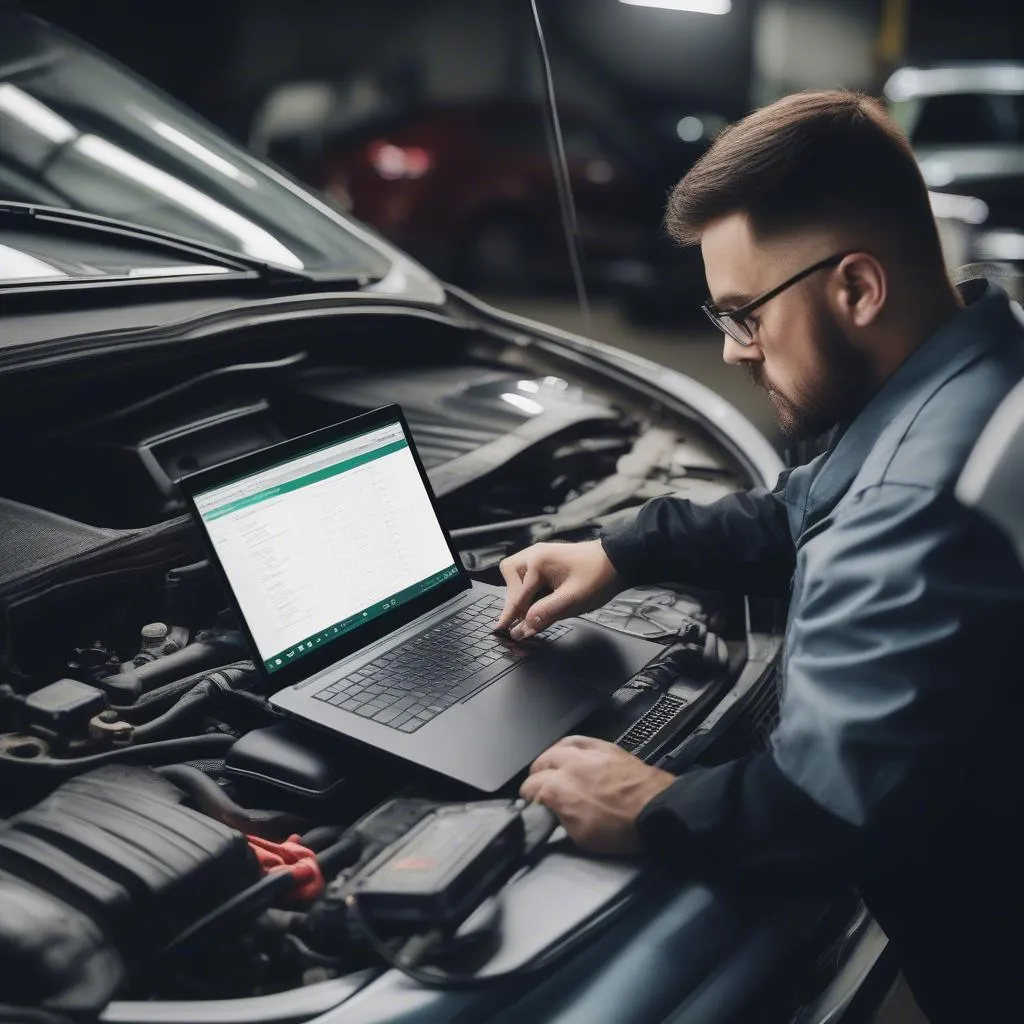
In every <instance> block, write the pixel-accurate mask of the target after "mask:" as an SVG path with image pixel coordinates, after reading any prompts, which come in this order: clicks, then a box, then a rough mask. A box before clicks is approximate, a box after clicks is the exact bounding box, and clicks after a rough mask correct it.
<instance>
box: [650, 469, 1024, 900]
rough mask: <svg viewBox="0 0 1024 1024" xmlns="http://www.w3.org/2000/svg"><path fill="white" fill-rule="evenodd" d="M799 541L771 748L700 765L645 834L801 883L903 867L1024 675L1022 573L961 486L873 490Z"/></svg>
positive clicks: (656, 846) (677, 852) (957, 790)
mask: <svg viewBox="0 0 1024 1024" xmlns="http://www.w3.org/2000/svg"><path fill="white" fill-rule="evenodd" d="M844 505H849V506H850V507H849V508H844V510H843V512H842V514H841V515H840V516H839V517H838V518H837V521H836V522H834V523H833V524H831V526H830V527H829V528H828V529H827V530H825V531H823V532H822V533H821V534H820V535H819V536H818V537H816V538H814V539H811V540H809V541H808V542H807V543H805V544H804V545H802V547H801V550H800V553H799V555H798V560H799V563H800V564H799V567H798V573H797V576H798V578H799V579H802V580H803V581H805V582H803V583H802V585H801V589H800V592H799V593H797V594H795V595H794V604H793V607H792V609H791V619H790V623H789V627H788V632H787V655H786V660H785V663H784V668H783V682H782V686H783V696H782V701H781V712H780V722H779V725H778V727H777V728H776V730H775V732H774V733H773V736H772V742H771V749H770V750H769V751H767V752H765V753H763V754H760V755H758V756H756V757H752V758H750V759H747V760H744V761H735V762H731V763H729V764H725V765H720V766H716V767H713V768H697V769H694V770H692V771H690V772H688V773H686V774H685V775H683V776H681V778H680V779H679V780H678V781H677V782H676V783H675V784H673V785H672V786H671V787H669V789H668V790H666V791H665V792H664V793H663V794H662V795H661V796H659V797H658V798H656V799H655V800H654V801H652V803H651V804H650V805H649V806H648V807H647V808H646V809H645V810H644V812H643V814H642V815H641V818H640V821H639V822H638V827H639V831H640V834H641V838H642V841H643V842H644V843H645V845H646V846H647V847H648V848H649V849H650V850H651V852H653V853H656V854H657V855H658V856H661V857H668V858H669V859H674V858H675V857H678V856H687V854H688V855H689V856H690V857H692V858H696V859H698V860H701V859H703V860H705V861H706V862H707V863H709V864H710V863H712V862H715V863H717V864H718V865H720V866H724V865H726V864H727V865H729V866H730V867H731V868H732V869H733V870H740V871H751V872H761V871H765V870H767V871H770V872H771V873H773V875H774V876H775V877H781V876H782V875H785V876H787V877H788V878H789V879H790V881H791V882H792V883H793V886H795V887H796V888H797V889H817V888H821V887H828V886H829V885H830V884H835V883H844V884H845V883H848V882H850V881H852V880H856V879H858V878H863V877H865V875H867V874H870V873H872V872H874V871H877V870H884V869H885V868H886V867H888V866H891V865H892V864H893V863H896V862H898V861H899V860H900V859H901V857H902V856H903V855H904V853H905V852H906V851H907V850H908V849H909V848H910V846H911V845H912V844H913V843H914V842H915V840H917V839H918V838H920V837H921V836H922V835H924V834H926V833H927V832H928V831H929V830H930V829H931V828H932V827H933V826H934V825H935V824H936V822H937V821H938V820H939V819H940V818H941V817H942V815H943V814H944V812H945V811H947V810H948V809H949V808H950V807H951V806H952V805H953V804H954V803H955V801H956V800H957V799H958V798H959V797H960V796H961V795H962V794H963V793H964V791H965V789H966V778H967V772H966V769H967V766H968V764H969V763H970V762H971V759H972V753H976V752H977V751H978V750H979V749H980V748H981V747H982V746H983V744H984V740H985V735H986V723H989V722H991V720H992V717H993V715H995V714H997V713H998V712H997V710H996V709H998V708H999V707H1000V705H1001V702H1002V701H1003V700H1007V699H1008V694H1009V693H1010V689H1011V687H1012V686H1013V685H1014V683H1015V672H1016V670H1015V669H1014V665H1015V664H1016V656H1015V646H1016V639H1015V636H1016V632H1017V631H1019V629H1020V625H1019V623H1020V622H1021V621H1022V618H1021V616H1022V612H1024V573H1022V571H1021V568H1020V565H1019V563H1018V562H1017V560H1016V558H1015V557H1014V554H1013V551H1012V548H1011V547H1010V544H1009V542H1008V541H1007V540H1006V538H1005V537H1003V535H1002V534H1001V533H1000V532H999V531H998V530H997V529H996V528H995V527H993V526H992V525H991V524H989V523H987V522H985V521H984V520H982V519H981V518H980V517H978V516H977V515H976V514H975V513H973V512H970V511H968V510H966V509H964V508H962V507H961V506H959V505H958V504H957V503H956V502H955V499H954V498H953V496H952V495H951V494H946V493H936V492H933V491H932V490H930V489H927V488H923V487H912V486H904V485H889V484H886V485H884V486H881V487H877V488H873V489H871V490H870V491H868V492H865V493H864V494H862V495H860V496H858V498H857V499H856V500H852V501H850V502H847V503H844Z"/></svg>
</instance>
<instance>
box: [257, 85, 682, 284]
mask: <svg viewBox="0 0 1024 1024" xmlns="http://www.w3.org/2000/svg"><path fill="white" fill-rule="evenodd" d="M268 103H269V104H270V105H271V106H274V105H275V101H274V99H273V97H272V98H271V99H270V100H269V101H268ZM330 109H331V104H330V103H328V104H327V107H326V110H325V113H324V119H325V120H326V121H328V123H327V124H326V125H325V123H324V121H318V122H317V123H315V124H308V123H307V124H305V125H303V127H302V128H301V130H300V131H296V130H294V128H292V127H291V126H289V125H288V123H287V122H285V123H283V124H281V123H280V119H278V121H279V123H278V126H277V127H276V129H275V132H274V137H272V138H267V137H266V136H267V133H266V132H265V131H263V130H259V131H258V135H259V137H261V138H262V139H263V142H264V145H265V151H266V153H267V155H268V156H269V157H270V158H271V159H273V160H274V161H275V162H276V163H278V164H280V165H281V166H283V167H285V168H286V169H287V170H289V171H290V172H291V173H293V174H295V175H296V176H297V177H298V178H300V179H301V180H303V181H306V182H308V183H309V184H311V185H313V186H314V187H316V188H318V189H320V190H321V191H322V192H324V193H325V194H326V195H327V196H329V197H331V198H332V199H333V200H334V201H336V202H338V203H339V204H340V205H342V206H343V207H344V208H345V209H347V210H349V211H350V212H351V213H353V214H354V215H355V216H357V217H359V218H360V219H361V220H363V221H365V222H366V223H368V224H371V225H373V226H374V227H375V228H376V229H377V230H378V231H380V232H381V234H383V235H384V236H385V237H386V238H388V239H389V240H391V241H392V242H394V243H395V244H397V245H400V246H401V247H402V248H403V249H405V250H406V251H408V252H409V253H411V254H412V255H413V256H415V257H417V258H418V259H420V260H421V261H422V262H424V263H425V264H426V265H427V266H429V267H430V268H431V269H432V270H434V271H435V272H436V273H438V274H440V275H441V276H442V277H445V278H446V279H448V280H451V281H453V282H455V283H457V284H460V285H463V286H465V287H471V288H476V289H480V290H484V291H488V292H495V291H524V290H528V289H530V290H536V289H543V288H550V287H559V286H564V285H565V284H567V283H568V282H569V280H570V278H569V268H570V263H569V259H568V255H567V252H566V242H565V237H564V234H563V232H562V227H561V225H562V216H561V210H560V206H559V197H558V189H557V186H556V182H555V177H554V174H553V172H552V164H551V156H550V152H551V150H550V146H549V141H548V137H547V135H546V133H545V113H544V110H543V108H542V107H541V105H540V104H539V103H537V102H528V101H525V100H522V101H521V100H490V101H485V102H474V103H462V104H452V105H444V106H441V105H433V106H422V105H412V106H408V107H403V109H400V110H391V111H389V112H387V113H386V114H384V115H383V116H377V117H369V118H363V119H361V120H359V121H358V122H357V123H356V124H354V125H350V126H347V127H345V128H344V129H338V128H332V127H331V126H330V124H329V115H330ZM560 122H561V131H562V137H563V141H564V145H565V153H566V160H567V164H568V172H569V179H570V182H571V186H572V192H573V196H574V199H575V205H576V215H577V221H578V228H579V236H580V241H581V244H582V249H583V255H584V259H585V261H586V266H587V270H588V276H589V278H590V280H591V281H592V282H594V283H598V284H599V283H600V282H601V280H602V278H604V277H606V276H607V268H608V267H609V266H610V265H613V264H616V263H618V262H620V261H622V260H624V259H628V258H630V257H631V256H633V255H634V254H635V253H636V252H637V250H638V249H639V247H640V246H641V243H642V240H643V238H644V235H645V234H648V233H653V232H655V231H656V230H657V225H658V217H659V209H658V206H659V204H660V202H661V199H662V194H663V191H662V190H661V189H659V188H657V187H656V185H655V184H654V181H655V173H656V168H655V166H654V165H653V163H648V164H645V163H644V161H643V160H642V159H641V157H640V156H639V153H640V152H641V150H642V147H640V146H629V145H626V144H621V143H617V142H616V141H615V140H613V138H612V137H611V134H610V133H609V132H608V131H607V130H604V129H602V128H599V127H598V125H597V124H596V122H595V120H594V119H593V118H588V117H586V116H584V115H582V114H581V113H578V112H573V111H564V112H562V114H561V117H560Z"/></svg>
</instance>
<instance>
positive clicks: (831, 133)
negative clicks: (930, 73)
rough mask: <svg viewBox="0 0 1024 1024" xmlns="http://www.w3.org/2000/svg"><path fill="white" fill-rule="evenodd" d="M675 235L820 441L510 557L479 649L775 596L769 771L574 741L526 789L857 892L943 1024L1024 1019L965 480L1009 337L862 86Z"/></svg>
mask: <svg viewBox="0 0 1024 1024" xmlns="http://www.w3.org/2000/svg"><path fill="white" fill-rule="evenodd" d="M666 224H667V227H668V229H669V231H670V232H671V234H672V235H673V237H674V238H675V239H676V240H677V241H679V242H681V243H683V244H692V243H698V242H699V244H700V246H701V249H702V253H703V258H704V266H705V271H706V275H707V281H708V286H709V290H710V293H711V295H712V300H711V302H709V304H708V305H707V306H705V312H706V313H707V314H708V316H709V317H710V318H711V320H712V321H713V322H714V323H715V325H716V326H717V327H718V328H719V329H720V330H721V331H722V332H724V335H725V339H724V340H725V350H724V358H725V361H726V362H727V363H729V364H732V365H740V366H742V367H743V368H744V369H745V370H746V371H747V373H748V374H749V376H750V378H751V380H752V381H753V382H754V383H755V384H756V385H758V386H760V387H762V388H764V389H766V391H767V393H768V395H769V397H770V399H771V401H772V403H773V405H774V408H775V412H776V415H777V418H778V421H779V425H780V427H781V429H782V430H783V431H784V432H785V433H786V434H787V435H789V436H791V437H793V438H812V437H817V436H822V435H824V434H826V433H828V432H829V431H831V433H828V437H829V440H830V444H829V446H828V448H827V450H826V451H825V452H824V453H823V454H821V455H820V456H818V457H817V458H815V459H814V460H813V461H812V462H810V463H809V464H807V465H805V466H801V467H798V468H796V469H792V470H789V471H787V472H785V473H783V474H782V476H781V477H780V478H779V481H778V483H777V484H776V486H775V488H774V489H773V490H764V489H759V490H753V491H750V492H748V493H745V494H735V495H730V496H729V497H726V498H723V499H722V500H720V501H717V502H715V503H713V504H710V505H706V506H700V505H696V504H693V503H691V502H689V501H685V500H681V499H677V498H668V497H666V498H658V499H655V500H653V501H651V502H649V503H648V504H646V505H645V506H644V507H643V508H642V509H641V510H640V512H639V514H638V515H637V517H636V520H635V522H634V523H632V524H631V525H628V526H626V527H625V528H622V529H617V530H614V531H611V532H608V533H607V534H606V535H604V536H603V537H602V539H600V540H595V541H589V542H582V543H577V544H536V545H534V546H532V547H529V548H527V549H526V550H525V551H522V552H520V553H519V554H517V555H514V556H512V557H510V558H507V559H506V560H505V561H504V562H503V563H502V564H501V571H502V575H503V576H504V578H505V580H506V582H507V584H508V593H507V599H506V604H505V608H504V611H503V612H502V615H501V617H500V619H499V621H498V623H497V626H498V628H499V629H505V628H509V627H511V628H512V634H513V636H515V637H517V638H522V637H527V636H530V635H532V634H533V633H534V632H536V631H537V630H540V629H543V628H544V627H546V626H548V625H550V624H551V623H552V622H554V621H555V620H557V619H560V618H564V617H566V616H570V615H578V614H580V613H582V612H586V611H589V610H592V609H594V608H596V607H598V606H599V605H601V604H602V603H604V602H605V601H607V600H608V599H609V598H610V597H612V596H613V595H615V594H616V593H618V592H619V591H621V590H623V589H624V588H626V587H628V586H633V585H637V584H644V583H656V582H661V581H666V580H673V581H679V582H681V583H688V584H692V585H695V586H699V587H710V588H718V589H723V590H728V589H731V590H734V591H738V592H742V593H748V594H760V595H774V596H778V597H788V599H789V619H788V625H787V631H786V638H785V647H784V650H785V653H784V656H783V660H782V664H781V668H780V697H781V711H780V721H779V724H778V726H777V728H776V729H775V731H774V733H773V735H772V738H771V744H770V749H769V750H768V751H766V752H764V753H761V754H758V755H756V756H752V757H747V758H744V759H742V760H737V761H733V762H731V763H728V764H722V765H719V766H716V767H695V768H692V769H690V770H688V771H686V772H685V773H684V774H682V775H681V776H679V777H678V778H677V777H676V776H674V775H671V774H668V773H666V772H664V771H661V770H659V769H656V768H653V767H650V766H648V765H645V764H644V763H642V762H641V761H639V760H638V759H636V758H635V757H633V756H632V755H630V754H627V753H626V752H625V751H623V750H622V749H620V748H618V747H616V746H614V745H613V744H610V743H606V742H603V741H599V740H595V739H590V738H586V737H578V736H574V737H568V738H566V739H564V740H562V741H561V742H560V743H558V744H556V745H555V746H554V747H552V748H551V749H549V750H548V751H547V752H545V753H544V754H542V755H541V756H540V757H539V758H538V759H537V760H536V762H535V763H534V764H533V766H532V767H531V770H530V775H529V777H528V778H527V780H526V781H525V782H524V784H523V786H522V795H523V796H524V797H525V798H527V799H530V800H536V801H539V802H541V803H543V804H545V805H547V806H548V807H550V808H551V809H552V810H553V811H554V812H556V814H557V815H558V816H559V818H560V819H561V821H562V823H563V824H564V825H565V827H566V829H567V830H568V832H569V834H570V836H571V837H572V838H573V839H574V840H575V841H576V843H577V844H578V845H579V846H580V847H581V848H582V849H584V850H589V851H592V852H595V853H608V854H623V853H634V852H639V851H645V852H646V853H647V854H648V855H650V856H651V857H653V858H657V859H658V860H660V861H663V862H665V863H667V864H671V865H674V866H677V867H678V868H680V869H683V870H688V871H698V872H704V873H705V874H710V875H715V876H718V877H719V878H721V877H726V878H732V879H733V880H734V881H735V880H742V881H743V882H744V883H745V884H750V885H754V886H758V887H759V888H760V890H761V891H767V892H770V893H785V894H792V895H795V896H800V895H803V896H806V895H828V894H832V893H835V894H838V893H839V892H841V891H848V889H849V887H850V886H856V887H857V888H858V889H859V891H860V893H861V895H862V896H863V898H864V900H865V902H866V904H867V905H868V907H869V909H870V910H871V911H872V913H873V914H874V915H875V917H876V919H877V920H878V922H879V923H880V924H881V926H882V927H883V928H884V930H885V931H886V933H887V935H888V936H889V938H890V940H891V941H892V942H893V943H894V947H895V949H896V950H897V951H898V953H899V955H900V958H901V962H902V966H903V970H904V974H905V976H906V978H907V980H908V982H909V984H910V986H911V988H912V990H913V992H914V994H915V997H916V998H917V1000H918V1002H919V1004H920V1006H921V1008H922V1009H923V1010H924V1012H925V1013H926V1014H927V1015H928V1016H929V1018H930V1020H931V1021H932V1024H939V1022H943V1021H958V1022H964V1021H973V1020H979V1021H980V1020H987V1019H990V1018H991V1019H996V1014H997V1012H998V1009H999V1008H1000V1007H1002V1008H1003V1009H1004V1010H1005V1009H1006V1008H1008V1007H1010V1006H1015V1011H1013V1012H1011V1016H1016V1015H1017V1014H1019V1013H1021V1012H1024V1011H1022V1010H1021V1009H1020V1008H1021V1006H1022V1005H1024V982H1022V977H1024V971H1022V970H1021V966H1020V965H1019V964H1018V963H1017V956H1016V955H1015V954H1018V953H1021V952H1022V951H1024V938H1022V935H1024V932H1022V931H1020V929H1021V928H1024V899H1022V893H1024V884H1022V881H1021V879H1022V874H1024V872H1022V867H1024V858H1022V853H1024V839H1022V836H1024V829H1022V828H1021V825H1022V824H1024V815H1022V809H1021V808H1022V797H1021V793H1022V789H1024V787H1022V786H1021V784H1020V783H1021V776H1022V773H1021V769H1020V758H1019V754H1018V753H1017V749H1016V748H1017V736H1018V730H1019V728H1020V726H1021V724H1022V721H1024V716H1022V711H1024V701H1022V685H1021V683H1022V677H1024V673H1022V669H1021V665H1020V652H1021V647H1020V645H1019V643H1018V639H1019V637H1018V631H1019V630H1022V629H1024V570H1022V568H1021V566H1020V564H1019V563H1018V561H1017V559H1016V557H1015V555H1014V552H1013V549H1012V547H1011V544H1010V542H1009V540H1008V539H1007V538H1006V537H1004V536H1003V535H1002V533H1001V532H1000V531H999V530H998V529H997V528H996V527H995V526H993V525H991V524H990V523H988V522H987V521H984V520H983V519H981V518H980V517H979V516H978V515H977V514H976V513H974V512H972V511H969V510H967V509H965V508H963V507H962V506H960V505H959V504H958V503H957V501H956V499H955V497H954V486H955V483H956V481H957V478H958V475H959V473H960V470H961V468H962V467H963V464H964V462H965V460H966V457H967V455H968V454H969V452H970V450H971V448H972V445H973V444H974V442H975V440H976V439H977V437H978V434H979V432H980V430H981V428H982V426H983V425H984V424H985V423H986V421H987V420H988V418H989V416H990V414H991V413H992V412H993V411H994V410H995V408H996V406H997V405H998V404H999V402H1000V401H1001V399H1002V398H1003V397H1004V396H1005V395H1006V393H1007V392H1008V391H1009V390H1010V388H1011V387H1012V386H1013V385H1014V384H1015V383H1016V382H1017V381H1018V380H1019V379H1020V378H1021V377H1022V376H1024V315H1022V312H1021V310H1020V307H1019V306H1016V305H1015V304H1012V303H1011V302H1010V301H1009V299H1008V298H1007V296H1006V294H1005V293H1004V292H1002V291H1001V290H1000V289H998V288H997V287H995V286H994V285H992V284H990V283H987V282H978V281H975V282H972V284H971V285H970V286H967V287H965V288H963V289H961V290H959V291H958V290H957V289H955V288H954V287H953V286H952V284H951V283H950V280H949V277H948V275H947V272H946V270H945V267H944V264H943V257H942V252H941V250H940V244H939V237H938V231H937V228H936V224H935V220H934V217H933V215H932V212H931V208H930V204H929V197H928V192H927V190H926V188H925V185H924V182H923V180H922V178H921V175H920V173H919V171H918V168H917V165H916V163H915V161H914V157H913V155H912V153H911V150H910V148H909V145H908V144H907V142H906V141H905V139H904V138H903V136H902V135H901V134H900V132H899V130H898V128H897V127H896V126H895V124H894V123H893V122H892V121H891V120H890V119H889V118H888V117H887V115H886V114H885V113H884V112H883V110H882V109H881V108H880V106H879V105H878V104H877V103H876V102H875V101H874V100H872V99H870V98H868V97H866V96H862V95H858V94H856V93H850V92H836V91H831V92H817V93H803V94H799V95H795V96H790V97H787V98H785V99H782V100H780V101H778V102H777V103H774V104H772V105H770V106H767V107H764V108H762V109H760V110H758V111H755V112H754V113H753V114H751V115H750V116H748V117H747V118H745V119H744V120H742V121H740V122H739V123H737V124H735V125H733V126H732V127H730V128H729V129H727V130H726V131H724V132H723V133H722V134H721V135H720V136H719V137H718V139H717V140H716V141H715V143H714V144H713V145H712V146H711V148H710V149H709V150H708V152H707V153H706V154H705V155H704V156H703V157H702V158H701V159H700V160H699V161H698V162H697V163H696V164H695V165H694V167H693V168H692V169H691V171H690V172H689V173H688V174H687V175H686V176H685V177H684V178H683V179H682V181H680V182H679V184H678V185H677V186H676V188H675V189H674V191H673V192H672V195H671V198H670V200H669V204H668V211H667V214H666ZM545 595H546V596H545ZM1011 999H1012V1000H1015V1001H1016V1002H1015V1003H1014V1002H1011V1001H1010V1000H1011Z"/></svg>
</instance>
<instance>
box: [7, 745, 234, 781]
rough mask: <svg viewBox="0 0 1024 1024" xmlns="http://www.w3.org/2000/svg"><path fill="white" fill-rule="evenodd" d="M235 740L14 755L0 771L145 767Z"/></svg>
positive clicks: (203, 753) (59, 772)
mask: <svg viewBox="0 0 1024 1024" xmlns="http://www.w3.org/2000/svg"><path fill="white" fill-rule="evenodd" d="M234 742H235V737H234V736H223V735H216V736H187V737H184V738H181V739H173V740H161V741H159V742H156V743H147V744H146V745H145V746H141V747H119V748H118V749H116V750H105V751H103V753H101V754H87V755H86V756H85V757H33V758H24V759H22V758H13V757H10V758H3V759H0V773H7V772H9V771H12V770H17V769H22V770H23V771H24V772H25V773H26V776H29V777H31V776H33V775H36V776H44V775H53V776H56V777H60V776H63V775H78V774H80V773H81V772H84V771H88V770H89V769H90V768H100V767H102V766H103V765H105V764H140V765H143V766H145V767H154V766H156V765H162V764H178V763H180V762H181V761H191V760H193V759H196V758H201V757H213V756H215V755H217V754H223V753H226V752H227V750H228V749H229V748H230V747H231V745H232V744H233V743H234Z"/></svg>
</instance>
